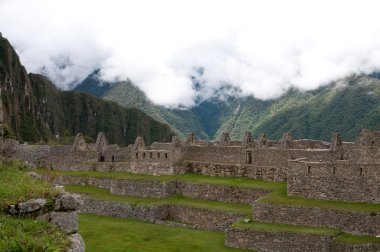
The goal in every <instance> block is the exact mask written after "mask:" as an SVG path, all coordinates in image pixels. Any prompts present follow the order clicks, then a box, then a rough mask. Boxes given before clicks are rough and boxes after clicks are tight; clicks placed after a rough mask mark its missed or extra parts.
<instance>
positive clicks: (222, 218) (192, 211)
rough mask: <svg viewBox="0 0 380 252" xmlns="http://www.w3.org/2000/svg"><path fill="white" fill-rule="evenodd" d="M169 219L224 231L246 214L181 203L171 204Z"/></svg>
mask: <svg viewBox="0 0 380 252" xmlns="http://www.w3.org/2000/svg"><path fill="white" fill-rule="evenodd" d="M169 212H170V214H169V219H170V220H175V221H179V222H182V223H186V224H190V225H195V226H197V227H200V228H202V229H207V230H214V231H223V230H225V229H226V228H227V227H229V226H230V225H231V224H232V223H234V222H236V221H237V220H239V219H243V218H244V217H245V216H244V215H239V214H234V213H227V212H220V211H215V210H208V209H198V208H191V207H186V206H180V205H173V206H170V211H169Z"/></svg>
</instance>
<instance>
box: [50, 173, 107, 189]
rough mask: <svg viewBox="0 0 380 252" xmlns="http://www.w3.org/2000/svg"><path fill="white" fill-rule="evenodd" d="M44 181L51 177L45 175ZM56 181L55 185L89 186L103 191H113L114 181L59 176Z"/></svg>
mask: <svg viewBox="0 0 380 252" xmlns="http://www.w3.org/2000/svg"><path fill="white" fill-rule="evenodd" d="M44 179H46V180H49V175H44ZM53 179H54V183H56V184H60V185H68V184H72V185H83V186H86V185H89V186H95V187H98V188H103V189H111V184H112V179H108V178H90V177H79V176H58V177H56V178H53Z"/></svg>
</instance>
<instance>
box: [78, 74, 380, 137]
mask: <svg viewBox="0 0 380 252" xmlns="http://www.w3.org/2000/svg"><path fill="white" fill-rule="evenodd" d="M83 83H85V84H83ZM83 83H82V84H80V85H78V86H77V88H76V89H78V90H81V92H88V93H92V94H95V95H98V96H99V97H102V98H104V99H106V100H110V101H115V102H117V103H118V104H120V105H122V106H125V107H136V108H140V109H141V110H143V111H144V112H146V113H147V114H148V115H151V116H152V117H154V118H155V119H157V120H159V121H161V122H165V123H168V124H169V125H171V127H172V128H173V130H174V132H175V133H176V134H178V135H180V136H181V137H185V136H186V135H187V134H188V133H189V132H192V131H194V132H195V133H196V134H197V137H198V138H200V139H217V138H218V137H219V136H220V135H221V133H222V132H230V133H231V136H232V138H233V139H242V137H243V136H244V132H245V131H252V132H253V134H254V136H255V137H258V136H259V134H260V133H262V132H265V133H267V135H268V136H269V137H270V138H271V139H280V138H281V136H282V134H283V133H284V132H287V131H291V132H292V134H293V137H294V138H295V139H302V138H310V139H320V140H326V141H327V140H330V137H331V133H332V132H340V133H341V135H342V137H343V140H345V141H354V140H355V139H356V138H357V136H358V135H359V133H360V131H361V129H363V128H368V129H372V130H379V126H378V125H379V124H380V117H379V116H377V115H378V114H379V113H380V80H379V79H377V78H374V77H370V76H351V77H349V78H346V79H344V80H343V81H339V82H333V83H331V84H330V85H327V86H324V87H321V88H319V89H317V90H314V91H307V92H303V91H300V90H295V89H291V90H289V91H288V92H287V93H285V94H284V95H283V96H281V97H279V98H276V99H272V100H266V101H263V100H259V99H256V98H254V97H243V98H242V97H234V96H229V97H228V94H229V93H231V92H232V91H230V90H229V89H228V87H223V88H222V89H223V90H218V91H217V92H216V93H215V96H214V97H212V98H209V99H208V100H205V101H203V102H201V103H200V104H198V105H197V106H195V107H193V108H190V109H166V108H163V107H161V106H157V105H155V104H153V103H152V102H151V101H149V99H148V98H147V97H146V96H145V94H144V93H143V92H142V91H141V90H139V89H138V88H137V87H136V86H134V85H133V84H132V83H131V82H130V81H126V82H117V83H112V84H111V83H108V86H107V91H106V92H104V93H99V92H97V91H96V90H97V89H98V88H100V87H103V86H102V84H101V83H100V82H99V80H98V78H94V76H90V77H89V78H87V79H86V80H85V81H84V82H83ZM220 92H224V93H225V94H227V99H223V100H221V99H219V98H218V97H219V95H218V93H220Z"/></svg>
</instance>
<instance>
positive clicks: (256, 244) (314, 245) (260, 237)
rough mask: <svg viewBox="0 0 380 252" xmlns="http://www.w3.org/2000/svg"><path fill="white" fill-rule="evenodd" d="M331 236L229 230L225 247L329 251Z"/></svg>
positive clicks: (279, 250) (285, 251)
mask: <svg viewBox="0 0 380 252" xmlns="http://www.w3.org/2000/svg"><path fill="white" fill-rule="evenodd" d="M332 239H333V237H332V236H324V235H306V234H299V233H284V232H266V231H256V230H250V229H235V228H230V229H227V230H226V232H225V245H226V246H227V247H232V248H242V249H254V250H257V251H261V252H265V251H268V252H269V251H270V252H275V251H278V252H298V251H299V252H305V251H308V252H314V251H315V252H323V251H330V244H331V241H332Z"/></svg>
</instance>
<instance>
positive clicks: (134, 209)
mask: <svg viewBox="0 0 380 252" xmlns="http://www.w3.org/2000/svg"><path fill="white" fill-rule="evenodd" d="M79 211H80V212H81V213H93V214H98V215H104V216H111V217H118V218H133V219H137V220H143V221H150V222H154V221H155V220H164V219H167V218H168V216H169V207H168V206H167V205H161V206H145V205H134V204H127V203H121V202H114V201H105V200H98V199H90V198H86V199H85V200H84V204H83V206H82V207H81V208H80V209H79Z"/></svg>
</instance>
